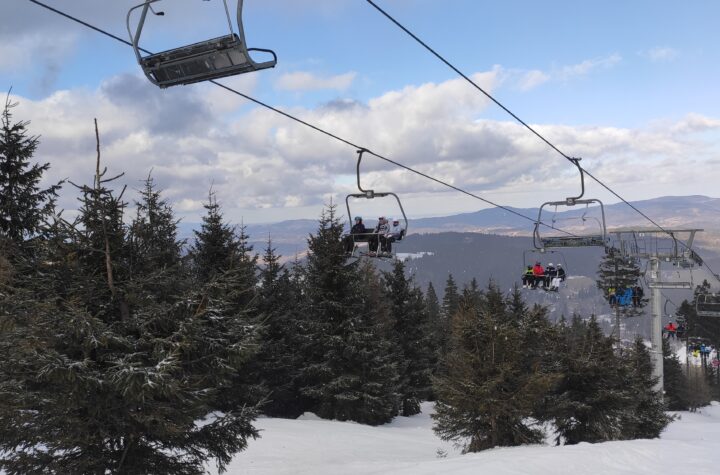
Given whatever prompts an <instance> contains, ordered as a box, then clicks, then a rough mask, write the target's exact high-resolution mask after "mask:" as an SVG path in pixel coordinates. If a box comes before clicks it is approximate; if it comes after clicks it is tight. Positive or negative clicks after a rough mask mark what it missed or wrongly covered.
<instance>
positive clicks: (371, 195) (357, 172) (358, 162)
mask: <svg viewBox="0 0 720 475" xmlns="http://www.w3.org/2000/svg"><path fill="white" fill-rule="evenodd" d="M365 152H368V153H371V152H370V150H368V149H366V148H361V149H359V150H358V151H357V154H358V159H357V165H356V166H355V174H356V176H357V187H358V190H360V192H361V193H365V194H366V195H368V196H367V198H372V197H373V196H374V195H375V192H374V191H373V190H366V189H364V188H363V187H362V185H361V184H360V162H362V158H363V153H365Z"/></svg>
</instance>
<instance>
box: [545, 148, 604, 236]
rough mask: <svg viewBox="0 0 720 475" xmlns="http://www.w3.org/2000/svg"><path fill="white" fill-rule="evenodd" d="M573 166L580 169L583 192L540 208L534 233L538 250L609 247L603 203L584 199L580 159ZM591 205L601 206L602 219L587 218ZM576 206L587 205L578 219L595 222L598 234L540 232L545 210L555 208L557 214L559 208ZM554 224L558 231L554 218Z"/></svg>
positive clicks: (583, 179)
mask: <svg viewBox="0 0 720 475" xmlns="http://www.w3.org/2000/svg"><path fill="white" fill-rule="evenodd" d="M571 161H572V162H573V164H574V165H575V166H576V167H577V168H578V170H579V171H580V186H581V191H580V195H579V196H574V197H569V198H565V201H548V202H545V203H543V204H542V205H541V206H540V210H539V211H538V219H537V221H536V222H535V229H534V231H533V245H534V246H535V248H536V249H546V248H563V247H567V248H571V247H605V248H606V247H607V244H608V239H607V225H606V222H605V207H604V206H603V203H602V201H600V200H598V199H595V198H586V199H582V197H583V195H585V174H584V172H583V169H582V167H581V166H580V163H579V162H580V159H579V158H573V159H571ZM591 204H598V205H599V206H600V219H598V218H596V217H592V216H590V217H588V216H587V208H589V207H590V205H591ZM576 205H585V206H586V211H585V212H584V213H583V214H582V216H580V217H579V218H576V219H581V220H582V222H583V223H585V222H586V221H595V222H596V223H597V224H598V228H597V232H595V233H592V234H583V235H575V234H570V233H565V235H559V236H558V235H552V236H548V235H547V234H544V233H542V232H541V231H540V227H541V226H543V225H544V224H543V220H542V218H543V210H544V209H545V208H546V207H554V208H555V213H557V208H558V206H566V207H573V206H576ZM552 222H553V224H552V225H551V226H550V227H551V228H552V229H556V230H558V228H556V227H555V222H556V219H554V218H553V220H552ZM545 226H547V225H545ZM560 231H562V230H560Z"/></svg>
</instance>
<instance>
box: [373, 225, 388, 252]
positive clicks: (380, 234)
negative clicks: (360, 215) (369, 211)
mask: <svg viewBox="0 0 720 475" xmlns="http://www.w3.org/2000/svg"><path fill="white" fill-rule="evenodd" d="M389 232H390V224H389V223H388V220H387V218H385V216H380V217H379V218H378V224H377V226H376V227H375V234H377V236H374V239H372V240H371V241H370V255H371V256H375V255H376V252H377V248H378V239H379V240H380V255H386V254H389V251H388V250H387V249H388V239H387V234H388V233H389Z"/></svg>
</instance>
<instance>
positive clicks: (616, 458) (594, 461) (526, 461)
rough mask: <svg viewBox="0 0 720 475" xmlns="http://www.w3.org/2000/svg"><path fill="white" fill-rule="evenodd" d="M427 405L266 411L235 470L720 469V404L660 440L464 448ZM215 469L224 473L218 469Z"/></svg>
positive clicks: (356, 474)
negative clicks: (356, 414) (368, 410)
mask: <svg viewBox="0 0 720 475" xmlns="http://www.w3.org/2000/svg"><path fill="white" fill-rule="evenodd" d="M431 411H432V404H429V403H426V404H424V405H423V413H422V414H419V415H417V416H413V417H409V418H403V417H399V418H396V419H395V420H394V421H393V422H392V423H390V424H386V425H383V426H380V427H368V426H364V425H360V424H355V423H348V422H335V421H324V420H319V419H317V418H314V417H312V416H308V417H303V418H300V419H297V420H289V419H270V418H262V419H259V420H258V421H257V427H259V428H260V429H262V430H263V432H262V438H261V439H258V440H256V441H251V442H250V446H249V447H248V449H247V450H246V451H245V452H242V453H241V454H239V455H237V456H236V457H235V458H234V459H233V461H232V463H231V464H230V466H229V468H228V472H227V473H229V474H232V475H245V474H247V475H250V474H252V475H261V474H262V475H269V474H272V475H290V474H293V475H360V474H363V475H370V474H373V475H376V474H393V475H431V474H432V475H436V474H452V475H471V474H472V475H476V474H491V475H504V474H512V475H532V474H535V475H561V474H572V475H601V474H602V475H608V474H627V475H640V474H648V475H650V474H652V475H658V474H668V475H676V474H691V475H718V474H720V404H718V403H713V405H712V406H710V407H706V408H703V409H702V411H700V412H698V413H688V412H682V413H679V415H680V419H679V420H677V421H675V422H673V423H672V424H670V426H668V428H667V429H666V430H665V432H664V433H663V434H662V437H661V438H660V439H655V440H634V441H626V442H606V443H602V444H587V443H583V444H579V445H573V446H563V447H555V446H551V445H548V446H525V447H514V448H500V449H494V450H488V451H485V452H482V453H477V454H467V455H461V454H460V452H459V451H458V450H457V449H455V448H453V447H452V445H451V444H448V443H445V442H442V441H441V440H440V439H438V438H437V437H435V435H434V434H433V432H432V420H431V419H430V416H429V413H430V412H431ZM212 473H216V472H215V471H214V470H213V471H212Z"/></svg>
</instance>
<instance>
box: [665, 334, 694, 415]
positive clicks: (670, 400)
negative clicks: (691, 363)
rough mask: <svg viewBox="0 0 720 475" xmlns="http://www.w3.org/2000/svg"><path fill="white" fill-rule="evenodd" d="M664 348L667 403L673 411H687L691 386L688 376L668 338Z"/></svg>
mask: <svg viewBox="0 0 720 475" xmlns="http://www.w3.org/2000/svg"><path fill="white" fill-rule="evenodd" d="M662 345H663V346H662V348H663V389H664V390H665V403H666V404H667V408H668V409H669V410H671V411H687V410H689V409H690V388H689V383H688V380H687V377H686V376H685V373H684V372H683V369H682V365H681V364H680V360H679V359H678V357H677V355H675V354H674V353H673V352H672V349H671V348H670V343H668V341H667V340H666V339H663V342H662Z"/></svg>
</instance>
